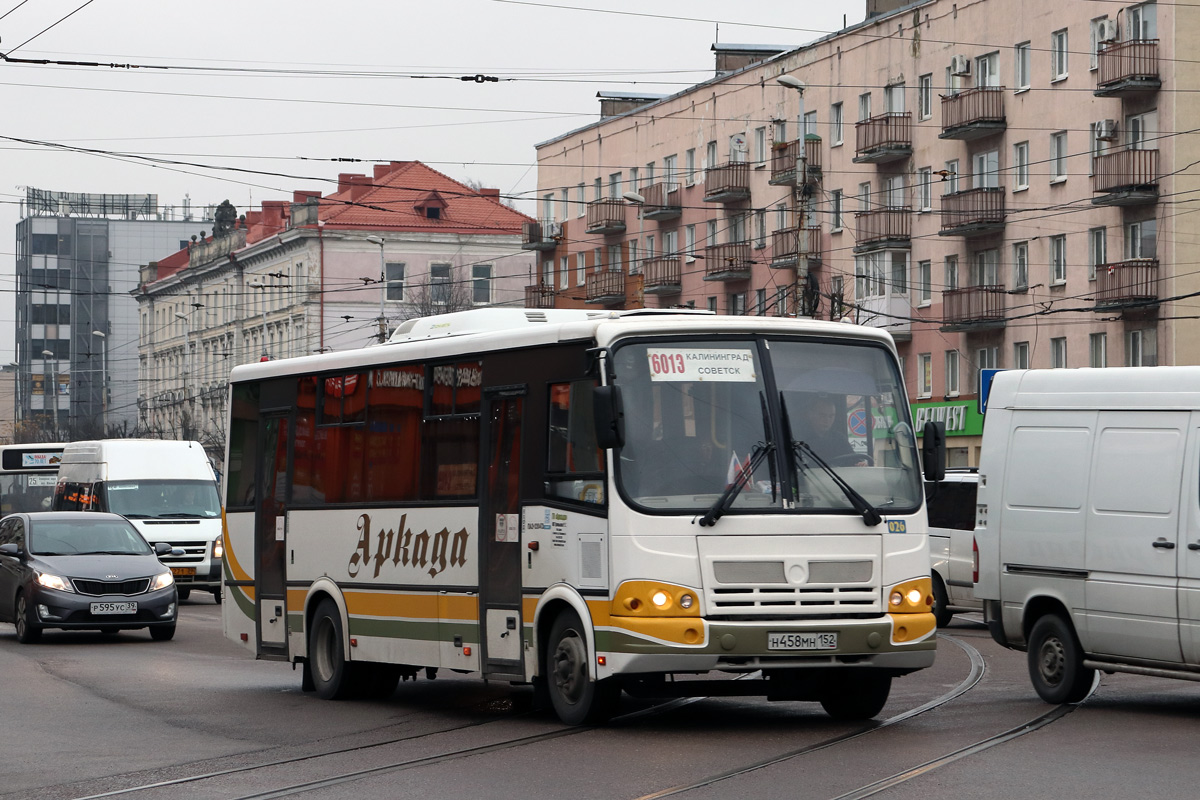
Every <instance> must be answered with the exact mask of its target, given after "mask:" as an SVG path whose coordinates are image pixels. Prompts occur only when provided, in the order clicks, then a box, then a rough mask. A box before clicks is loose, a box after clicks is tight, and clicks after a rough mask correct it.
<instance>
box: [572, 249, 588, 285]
mask: <svg viewBox="0 0 1200 800" xmlns="http://www.w3.org/2000/svg"><path fill="white" fill-rule="evenodd" d="M586 283H587V253H576V254H575V285H576V286H583V285H584V284H586Z"/></svg>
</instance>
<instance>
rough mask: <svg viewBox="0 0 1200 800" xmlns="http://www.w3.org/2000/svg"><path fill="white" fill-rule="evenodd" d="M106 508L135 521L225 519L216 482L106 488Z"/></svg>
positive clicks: (136, 483) (155, 482)
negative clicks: (155, 519)
mask: <svg viewBox="0 0 1200 800" xmlns="http://www.w3.org/2000/svg"><path fill="white" fill-rule="evenodd" d="M100 491H101V492H103V496H104V503H105V506H104V507H105V508H107V509H108V510H109V511H111V512H113V513H114V514H121V515H122V516H125V517H130V518H133V519H139V518H140V519H147V518H151V519H153V518H163V519H208V518H211V517H219V516H221V503H220V500H219V499H218V498H217V485H216V484H215V483H213V482H212V481H187V480H137V481H108V482H107V483H104V484H102V488H101V490H100Z"/></svg>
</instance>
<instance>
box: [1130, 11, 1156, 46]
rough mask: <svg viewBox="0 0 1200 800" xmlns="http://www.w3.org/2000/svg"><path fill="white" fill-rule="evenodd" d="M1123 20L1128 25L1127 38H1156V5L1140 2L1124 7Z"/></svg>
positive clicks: (1142, 39)
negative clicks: (1139, 3)
mask: <svg viewBox="0 0 1200 800" xmlns="http://www.w3.org/2000/svg"><path fill="white" fill-rule="evenodd" d="M1125 22H1126V24H1127V25H1128V26H1129V38H1130V39H1132V40H1135V41H1146V40H1148V39H1156V38H1158V20H1157V6H1156V5H1155V4H1154V3H1142V4H1141V5H1137V6H1130V7H1129V8H1127V9H1125Z"/></svg>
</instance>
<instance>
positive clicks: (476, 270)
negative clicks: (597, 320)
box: [471, 256, 567, 305]
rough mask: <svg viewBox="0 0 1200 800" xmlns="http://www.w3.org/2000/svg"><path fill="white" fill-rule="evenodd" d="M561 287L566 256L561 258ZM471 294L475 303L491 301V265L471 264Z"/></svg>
mask: <svg viewBox="0 0 1200 800" xmlns="http://www.w3.org/2000/svg"><path fill="white" fill-rule="evenodd" d="M562 288H564V289H565V288H567V258H566V256H563V259H562ZM471 294H472V298H471V299H472V300H473V301H474V302H475V304H476V305H480V304H486V303H490V302H492V265H491V264H472V265H471Z"/></svg>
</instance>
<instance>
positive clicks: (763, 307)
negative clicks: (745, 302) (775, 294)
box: [754, 289, 767, 317]
mask: <svg viewBox="0 0 1200 800" xmlns="http://www.w3.org/2000/svg"><path fill="white" fill-rule="evenodd" d="M754 313H755V314H757V315H758V316H760V317H761V316H763V315H765V314H766V313H767V290H766V289H755V290H754Z"/></svg>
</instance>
